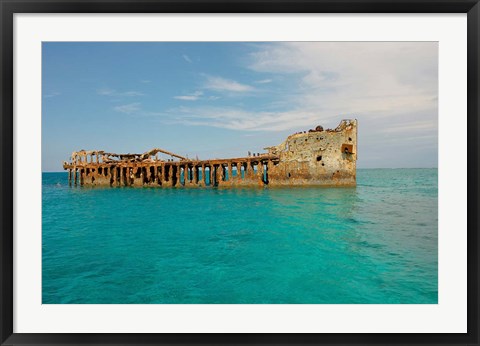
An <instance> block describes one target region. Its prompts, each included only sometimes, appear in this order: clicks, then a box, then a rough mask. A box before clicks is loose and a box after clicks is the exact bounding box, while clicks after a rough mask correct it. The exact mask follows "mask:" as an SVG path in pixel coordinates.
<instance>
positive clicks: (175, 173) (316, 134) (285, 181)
mask: <svg viewBox="0 0 480 346" xmlns="http://www.w3.org/2000/svg"><path fill="white" fill-rule="evenodd" d="M266 149H268V153H264V154H257V155H255V154H254V155H253V156H248V157H240V158H231V159H213V160H189V159H187V158H185V157H182V156H179V155H176V154H173V153H170V152H167V151H165V150H162V149H153V150H151V151H149V152H146V153H144V154H119V155H118V154H107V153H104V152H102V151H91V152H86V151H81V152H75V153H73V154H72V162H70V163H68V162H64V165H63V167H64V169H65V170H67V171H68V172H69V175H68V176H69V178H68V179H69V183H70V184H71V185H82V186H112V187H115V186H137V187H140V186H151V187H184V188H190V187H191V188H197V187H207V186H210V187H214V186H215V187H241V186H249V187H251V186H259V187H264V186H355V185H356V159H357V154H356V152H357V122H356V120H343V121H342V122H341V123H340V125H339V127H337V128H336V129H335V130H325V131H324V130H323V128H321V127H317V129H316V130H310V131H309V132H303V133H296V134H293V135H291V136H289V137H288V138H287V139H286V140H285V141H284V142H283V143H281V144H280V145H278V146H275V147H269V148H266ZM158 153H167V154H169V155H171V156H172V157H175V158H176V159H180V161H174V160H173V159H171V160H158V157H157V158H155V157H153V156H155V155H157V154H158ZM112 156H115V157H119V158H120V160H119V161H117V160H112V159H111V157H112Z"/></svg>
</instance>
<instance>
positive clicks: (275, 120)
mask: <svg viewBox="0 0 480 346" xmlns="http://www.w3.org/2000/svg"><path fill="white" fill-rule="evenodd" d="M151 115H161V116H162V120H163V121H165V122H168V123H171V124H173V123H174V124H182V125H190V126H212V127H218V128H225V129H231V130H248V131H282V130H288V129H290V128H291V125H290V122H289V121H288V120H289V119H291V118H295V119H296V127H298V128H300V129H302V128H304V127H305V128H307V127H308V128H312V127H314V126H313V125H312V124H317V121H318V118H317V116H316V114H315V113H312V112H308V111H300V110H298V111H297V110H296V111H286V112H262V111H260V112H255V111H253V112H250V111H246V110H243V109H239V108H233V107H195V108H190V107H177V108H174V109H170V110H168V111H166V112H164V113H161V114H160V113H152V114H151ZM332 118H335V117H332ZM334 121H336V119H334ZM336 125H337V124H335V125H334V126H336Z"/></svg>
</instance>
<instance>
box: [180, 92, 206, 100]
mask: <svg viewBox="0 0 480 346" xmlns="http://www.w3.org/2000/svg"><path fill="white" fill-rule="evenodd" d="M202 95H203V92H202V91H195V92H194V93H192V94H188V95H180V96H174V97H173V98H174V99H177V100H182V101H197V100H199V99H200V97H201V96H202Z"/></svg>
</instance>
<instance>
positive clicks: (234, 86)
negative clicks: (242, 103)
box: [204, 75, 254, 93]
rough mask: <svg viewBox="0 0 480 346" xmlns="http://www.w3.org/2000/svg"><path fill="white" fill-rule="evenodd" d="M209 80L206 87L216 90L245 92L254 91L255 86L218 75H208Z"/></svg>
mask: <svg viewBox="0 0 480 346" xmlns="http://www.w3.org/2000/svg"><path fill="white" fill-rule="evenodd" d="M206 77H207V81H206V83H205V86H204V87H205V89H210V90H215V91H219V92H235V93H244V92H249V91H253V90H254V88H253V87H251V86H250V85H246V84H241V83H239V82H236V81H234V80H231V79H225V78H222V77H216V76H208V75H207V76H206Z"/></svg>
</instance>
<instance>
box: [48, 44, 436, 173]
mask: <svg viewBox="0 0 480 346" xmlns="http://www.w3.org/2000/svg"><path fill="white" fill-rule="evenodd" d="M437 95H438V45H437V43H434V42H398V43H394V42H378V43H376V42H356V43H354V42H351V43H349V42H276V43H275V42H270V43H268V42H267V43H257V42H256V43H234V42H231V43H214V42H211V43H205V42H191V43H189V42H173V43H157V42H151V43H136V42H135V43H133V42H132V43H125V42H119V43H113V42H112V43H106V42H97V43H94V42H44V43H43V46H42V170H43V171H61V170H62V166H61V164H62V162H63V161H64V160H67V159H68V157H69V156H70V154H71V152H72V151H76V150H80V149H86V150H93V149H98V150H105V151H109V152H117V153H123V152H124V153H128V152H130V153H142V152H144V151H147V150H149V149H151V148H155V147H159V148H163V149H166V150H169V151H172V152H175V153H178V154H180V155H187V156H188V157H191V158H194V157H196V156H198V158H200V159H208V158H220V157H234V156H245V155H246V154H247V152H248V151H251V152H261V151H262V148H264V147H266V146H271V145H276V144H279V143H280V142H282V141H283V140H284V139H285V138H286V137H287V136H288V135H290V134H292V133H295V132H298V131H303V130H308V129H310V128H314V127H315V126H316V125H319V124H321V125H323V126H324V127H328V128H334V127H336V126H337V125H338V123H339V122H340V120H341V119H344V118H357V119H358V120H359V139H358V141H359V142H358V145H359V148H358V167H359V168H379V167H389V168H397V167H437V156H438V133H437V132H438V106H437V103H438V97H437Z"/></svg>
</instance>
